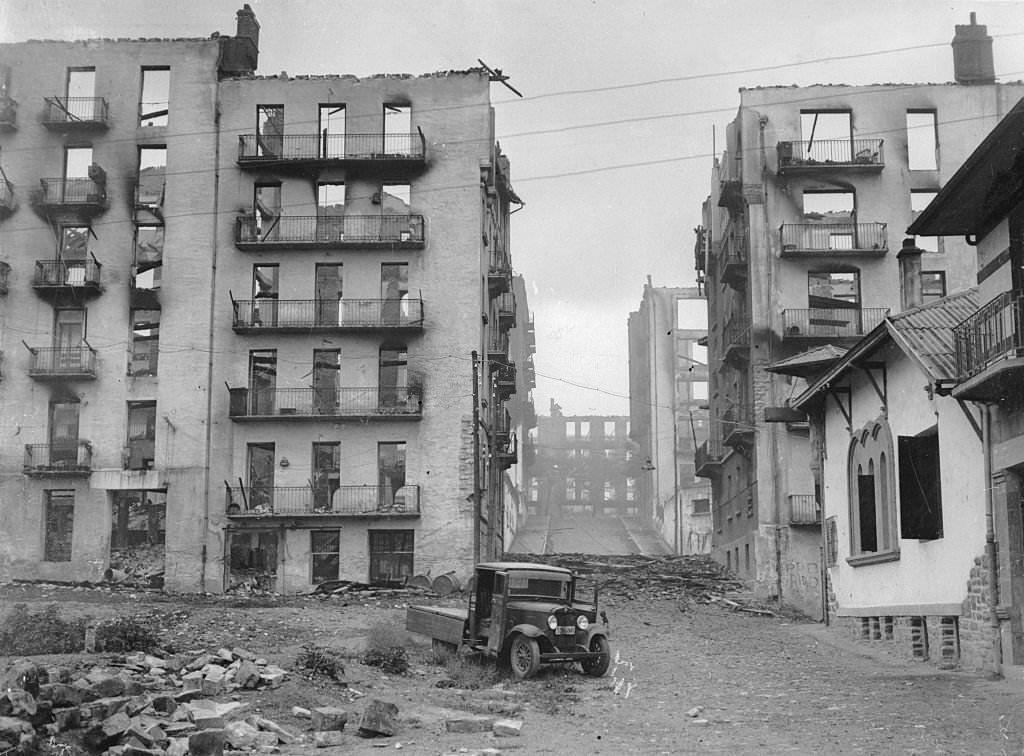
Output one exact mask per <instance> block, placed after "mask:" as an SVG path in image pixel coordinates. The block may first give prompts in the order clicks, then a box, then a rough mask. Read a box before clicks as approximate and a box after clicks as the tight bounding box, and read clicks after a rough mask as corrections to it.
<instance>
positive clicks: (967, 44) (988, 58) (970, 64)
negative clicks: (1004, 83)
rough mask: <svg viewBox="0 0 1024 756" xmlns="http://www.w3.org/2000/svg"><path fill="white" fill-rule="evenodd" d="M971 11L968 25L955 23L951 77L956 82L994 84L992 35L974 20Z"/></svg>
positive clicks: (994, 70) (994, 69)
mask: <svg viewBox="0 0 1024 756" xmlns="http://www.w3.org/2000/svg"><path fill="white" fill-rule="evenodd" d="M976 18H977V17H976V16H975V14H974V12H973V11H972V12H971V23H970V24H969V25H966V26H965V25H963V24H957V25H956V33H955V34H954V35H953V43H952V44H953V78H954V79H955V80H956V83H957V84H995V83H996V68H995V64H994V63H993V62H992V37H990V36H988V27H986V26H985V25H984V24H979V23H977V21H976Z"/></svg>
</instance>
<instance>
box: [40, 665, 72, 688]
mask: <svg viewBox="0 0 1024 756" xmlns="http://www.w3.org/2000/svg"><path fill="white" fill-rule="evenodd" d="M46 675H47V677H48V678H49V682H50V684H51V685H53V684H55V683H64V684H67V683H70V682H71V670H70V669H68V668H67V667H50V668H49V669H48V670H46Z"/></svg>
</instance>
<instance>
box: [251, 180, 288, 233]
mask: <svg viewBox="0 0 1024 756" xmlns="http://www.w3.org/2000/svg"><path fill="white" fill-rule="evenodd" d="M252 206H253V215H255V216H256V237H257V240H258V241H268V240H273V239H277V238H278V235H279V234H280V228H279V226H280V220H281V185H280V184H256V186H255V187H254V188H253V203H252Z"/></svg>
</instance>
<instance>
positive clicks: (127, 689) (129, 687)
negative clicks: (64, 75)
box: [124, 679, 145, 696]
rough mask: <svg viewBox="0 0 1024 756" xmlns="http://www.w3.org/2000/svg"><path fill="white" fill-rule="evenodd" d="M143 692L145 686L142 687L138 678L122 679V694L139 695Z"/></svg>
mask: <svg viewBox="0 0 1024 756" xmlns="http://www.w3.org/2000/svg"><path fill="white" fill-rule="evenodd" d="M144 692H145V688H143V687H142V683H140V682H139V681H138V680H130V679H129V680H125V681H124V694H125V695H126V696H141V695H142V694H143V693H144Z"/></svg>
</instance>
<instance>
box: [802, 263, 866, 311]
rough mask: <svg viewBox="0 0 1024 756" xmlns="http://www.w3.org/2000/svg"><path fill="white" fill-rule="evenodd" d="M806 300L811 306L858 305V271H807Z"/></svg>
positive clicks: (834, 307)
mask: <svg viewBox="0 0 1024 756" xmlns="http://www.w3.org/2000/svg"><path fill="white" fill-rule="evenodd" d="M807 302H808V305H809V306H810V307H811V308H824V309H844V308H857V307H860V273H858V272H856V271H851V272H847V273H831V272H828V273H825V272H823V273H808V274H807Z"/></svg>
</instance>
